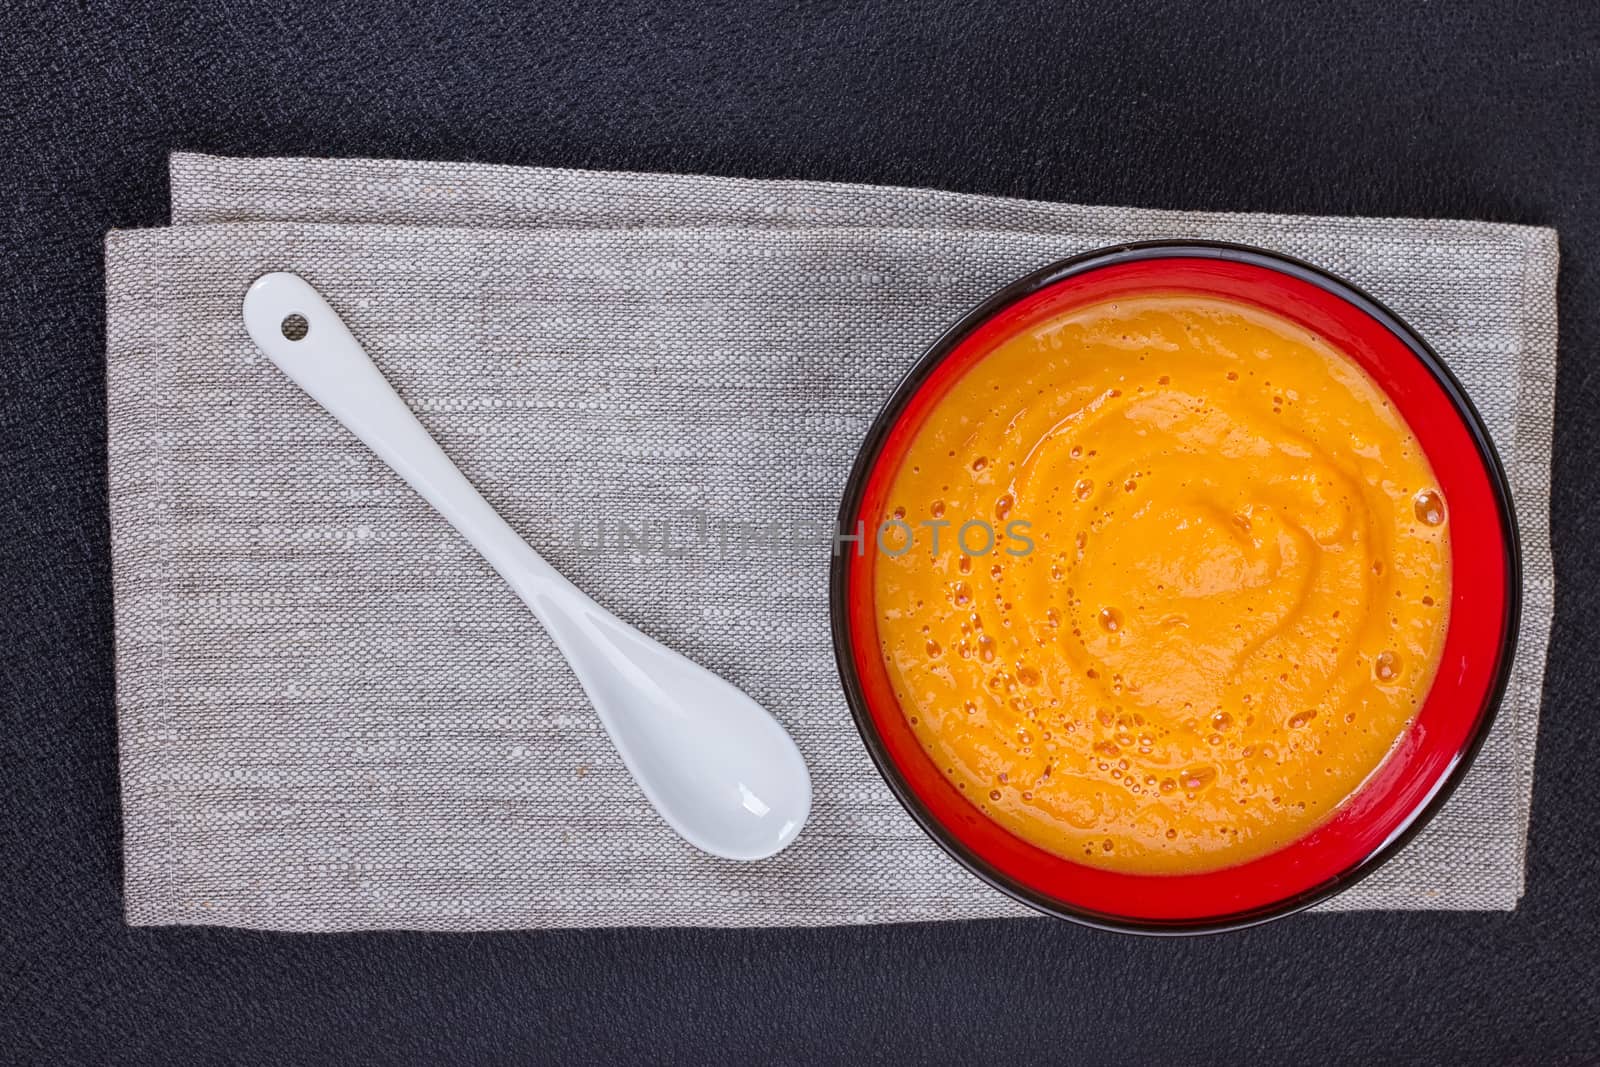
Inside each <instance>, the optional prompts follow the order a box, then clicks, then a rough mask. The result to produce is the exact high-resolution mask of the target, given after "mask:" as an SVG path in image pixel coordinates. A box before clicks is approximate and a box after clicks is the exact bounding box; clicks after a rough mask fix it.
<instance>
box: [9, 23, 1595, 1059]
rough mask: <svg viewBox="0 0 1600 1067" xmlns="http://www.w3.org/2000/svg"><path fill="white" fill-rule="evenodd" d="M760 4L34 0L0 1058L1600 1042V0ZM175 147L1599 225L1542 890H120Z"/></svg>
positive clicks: (1560, 627) (15, 124) (1172, 1049)
mask: <svg viewBox="0 0 1600 1067" xmlns="http://www.w3.org/2000/svg"><path fill="white" fill-rule="evenodd" d="M591 6H593V7H594V8H595V9H596V10H594V11H590V10H589V9H590V8H591ZM757 6H758V5H751V4H745V3H727V4H720V5H710V4H706V5H701V6H699V7H697V8H695V9H693V13H666V12H658V11H653V10H650V9H648V8H640V9H637V10H626V9H624V8H623V7H604V9H603V10H601V8H602V5H599V4H595V5H590V4H586V3H581V2H580V3H570V4H563V5H560V6H551V7H548V8H543V9H541V8H539V7H538V6H536V5H532V4H529V5H526V6H524V5H520V4H507V5H505V7H504V8H503V9H501V10H498V11H484V10H481V9H480V8H479V7H478V6H477V5H470V6H469V5H465V4H463V5H460V7H459V9H457V10H450V9H448V8H446V7H439V8H437V9H433V10H430V11H429V12H428V13H426V14H418V13H405V12H396V11H392V10H390V8H389V6H388V5H386V4H381V3H372V4H370V5H362V4H357V3H349V2H342V0H333V2H330V3H325V4H320V5H308V6H307V8H306V9H305V10H304V11H303V12H299V13H296V12H291V11H288V10H287V9H286V5H282V4H274V3H246V2H242V0H235V2H233V3H230V4H227V5H226V6H223V5H217V6H216V7H215V9H214V10H213V9H212V7H211V5H204V4H195V5H193V6H174V7H171V8H165V9H161V10H153V11H141V10H135V9H134V8H133V6H132V5H126V4H107V5H105V7H104V9H101V8H99V7H94V8H90V9H88V10H85V8H88V5H50V6H48V7H44V6H41V7H40V8H39V9H37V10H34V9H32V8H31V5H29V4H24V5H23V6H22V7H21V8H20V9H19V8H16V7H6V8H5V9H4V10H3V13H0V51H3V62H0V85H3V96H0V115H4V116H5V117H6V119H7V120H8V121H7V122H6V124H5V127H4V129H5V130H6V136H5V138H4V148H5V160H6V163H5V167H6V170H5V172H4V173H5V179H4V182H5V184H4V195H5V201H4V205H5V212H6V235H5V240H4V246H3V250H0V255H3V257H4V258H3V262H4V272H5V273H4V277H3V286H0V306H3V308H4V312H5V314H4V317H3V323H4V332H3V334H0V350H3V356H0V445H3V453H0V509H3V514H4V518H3V526H0V532H3V537H0V561H3V565H4V570H3V571H0V575H3V578H4V581H3V582H0V668H3V669H0V715H3V719H0V752H3V763H0V804H3V808H0V870H3V872H4V873H3V875H0V1060H9V1061H13V1062H19V1063H36V1062H82V1063H106V1062H132V1061H154V1062H168V1063H187V1062H197V1061H207V1062H227V1063H240V1062H275V1063H299V1062H318V1061H328V1060H346V1061H354V1062H394V1061H402V1060H420V1059H428V1060H434V1061H443V1062H478V1061H498V1060H508V1059H511V1060H514V1059H528V1060H541V1059H543V1060H599V1061H603V1062H630V1061H631V1062H641V1061H642V1062H654V1061H669V1060H675V1061H678V1062H697V1061H702V1060H713V1061H723V1060H725V1061H729V1062H754V1063H761V1062H771V1061H795V1060H800V1059H802V1058H818V1057H820V1058H822V1059H824V1060H836V1059H844V1058H847V1057H849V1058H852V1059H853V1058H855V1057H857V1056H863V1057H864V1055H865V1053H866V1051H867V1050H868V1049H869V1048H876V1049H877V1050H879V1051H880V1052H881V1053H883V1054H884V1055H886V1056H889V1057H892V1058H903V1059H906V1060H920V1061H927V1062H939V1061H963V1062H972V1061H978V1060H980V1059H981V1060H983V1061H985V1062H994V1061H997V1060H1000V1059H1002V1058H1003V1057H1006V1056H1012V1055H1014V1056H1017V1057H1019V1058H1021V1059H1025V1060H1036V1059H1047V1058H1053V1059H1066V1060H1084V1061H1130V1062H1131V1061H1134V1060H1158V1061H1161V1062H1170V1063H1184V1064H1189V1063H1205V1062H1209V1061H1214V1060H1220V1059H1224V1058H1226V1059H1229V1060H1234V1059H1258V1060H1262V1061H1266V1062H1289V1061H1291V1060H1292V1061H1296V1062H1305V1061H1309V1060H1349V1061H1355V1060H1372V1061H1379V1062H1386V1061H1393V1060H1406V1061H1431V1062H1463V1061H1465V1062H1490V1063H1503V1062H1512V1061H1525V1062H1534V1061H1538V1062H1551V1061H1557V1062H1563V1061H1564V1062H1596V1061H1600V1033H1597V1028H1600V1022H1597V1020H1600V890H1597V886H1600V847H1597V843H1596V832H1597V831H1596V827H1597V815H1600V727H1597V724H1596V712H1595V702H1596V694H1597V693H1600V661H1597V657H1596V656H1595V655H1594V652H1593V641H1592V640H1591V636H1590V635H1591V634H1593V633H1594V632H1595V624H1596V613H1597V609H1600V600H1597V598H1596V595H1595V593H1594V590H1595V588H1596V586H1597V585H1600V516H1597V514H1596V513H1595V512H1594V511H1592V510H1591V507H1592V505H1591V501H1593V500H1595V499H1597V496H1600V464H1597V463H1596V462H1595V460H1594V458H1593V457H1594V456H1595V455H1596V454H1597V449H1600V417H1597V416H1596V414H1595V404H1596V399H1597V398H1596V393H1597V391H1600V381H1597V371H1600V352H1597V351H1596V347H1597V344H1600V215H1597V210H1600V197H1597V195H1596V194H1597V190H1600V103H1597V102H1600V7H1597V6H1596V5H1594V4H1592V3H1589V2H1587V0H1573V2H1572V3H1570V4H1562V3H1541V2H1527V0H1523V2H1518V3H1515V4H1503V3H1500V2H1498V0H1488V2H1483V3H1473V4H1438V3H1435V4H1413V3H1407V2H1394V0H1389V2H1384V3H1376V4H1367V3H1350V2H1344V0H1338V2H1331V0H1322V2H1317V3H1290V2H1286V0H1264V2H1262V3H1259V4H1252V3H1223V4H1212V5H1200V4H1190V3H1184V2H1176V0H1172V2H1166V3H1148V2H1118V0H1100V2H1098V3H1092V4H1089V3H1085V4H1081V5H1069V4H1062V3H1047V4H1039V5H1037V7H1035V8H1033V9H1031V10H1029V9H1022V8H1018V9H1015V10H1001V9H999V8H984V7H980V6H978V5H974V4H961V3H943V4H932V5H925V6H922V7H918V8H915V9H904V10H899V11H894V12H891V11H889V10H888V9H877V10H875V11H874V13H871V14H863V13H858V12H851V11H845V10H835V9H834V8H833V6H832V5H822V4H806V5H800V4H796V5H794V6H793V7H792V8H791V7H773V8H770V9H766V10H757ZM171 148H193V149H200V150H208V151H214V152H224V153H227V152H233V153H253V154H277V153H304V154H312V155H378V156H412V157H431V158H448V159H472V160H485V161H493V162H512V163H541V164H554V165H566V166H583V167H598V168H616V169H648V170H669V171H696V172H708V173H715V174H736V175H750V176H758V177H807V178H822V179H848V180H853V181H867V182H885V183H896V184H908V185H930V186H937V187H940V188H946V189H957V190H965V191H972V192H984V193H1003V194H1013V195H1019V196H1031V197H1041V198H1048V199H1062V200H1078V201H1091V202H1102V203H1124V204H1136V205H1149V206H1161V207H1176V208H1217V209H1270V210H1277V211H1299V212H1328V213H1338V212H1345V213H1356V214H1382V215H1435V216H1463V217H1476V218H1487V219H1497V220H1505V221H1512V222H1527V223H1540V224H1545V225H1553V226H1556V227H1558V228H1559V229H1560V231H1561V251H1562V257H1563V264H1562V276H1561V317H1562V321H1561V370H1560V380H1559V396H1558V400H1557V421H1558V426H1557V432H1556V444H1557V452H1556V461H1555V471H1554V476H1555V489H1554V528H1555V550H1556V571H1557V576H1558V581H1559V583H1560V584H1559V594H1558V597H1557V625H1556V631H1555V638H1554V643H1553V645H1552V648H1551V657H1550V671H1549V677H1548V683H1547V690H1546V699H1545V707H1544V718H1543V724H1542V728H1541V734H1540V738H1539V765H1538V778H1537V787H1536V792H1535V797H1534V815H1533V831H1532V839H1531V853H1530V859H1529V870H1528V875H1529V883H1528V893H1527V896H1526V897H1525V898H1524V900H1523V903H1522V906H1521V908H1520V909H1518V911H1517V912H1515V913H1514V914H1503V915H1501V914H1497V915H1451V914H1426V913H1423V914H1370V915H1360V916H1344V917H1318V916H1298V917H1294V918H1290V919H1287V920H1284V921H1283V922H1280V923H1274V924H1271V925H1269V926H1266V927H1263V928H1260V929H1255V930H1250V931H1245V932H1243V933H1236V934H1226V935H1221V936H1218V937H1213V938H1202V939H1189V940H1180V941H1173V940H1155V939H1137V938H1131V937H1124V936H1116V935H1111V934H1105V933H1098V932H1095V931H1092V930H1087V929H1080V928H1077V927H1074V926H1070V925H1068V924H1065V923H1052V922H1043V921H1038V922H1029V921H1013V922H990V923H973V924H951V925H929V926H903V927H880V928H873V929H844V930H790V931H751V932H709V931H692V930H680V931H659V932H643V931H598V932H583V933H558V934H521V935H508V934H500V935H477V936H422V935H405V934H394V935H357V936H283V935H264V934H259V933H248V932H239V931H229V930H204V929H143V930H129V929H126V928H125V927H124V926H123V925H122V920H121V911H120V899H119V893H118V880H119V877H120V859H119V853H120V831H119V822H118V811H117V787H116V731H115V721H114V713H113V707H112V664H111V629H110V626H111V604H110V580H109V578H110V576H109V569H108V554H107V531H106V502H105V492H106V481H105V461H104V436H105V429H104V402H103V395H102V394H103V366H104V364H103V356H102V345H103V334H102V314H103V311H102V276H101V263H100V242H101V237H102V234H103V233H104V231H105V230H106V229H107V228H109V227H112V226H151V225H159V224H162V223H163V222H164V221H165V218H166V206H165V198H166V191H167V190H166V178H165V156H166V153H167V151H168V150H169V149H171Z"/></svg>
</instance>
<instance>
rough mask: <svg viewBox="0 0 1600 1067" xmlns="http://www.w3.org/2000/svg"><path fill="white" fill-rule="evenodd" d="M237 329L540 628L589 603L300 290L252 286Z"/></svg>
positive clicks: (302, 285) (281, 277) (332, 318)
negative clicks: (577, 601) (434, 517)
mask: <svg viewBox="0 0 1600 1067" xmlns="http://www.w3.org/2000/svg"><path fill="white" fill-rule="evenodd" d="M296 319H299V320H302V321H300V322H296V321H295V320H296ZM244 323H245V328H246V330H248V331H249V333H250V337H251V339H252V340H254V341H255V343H256V345H257V347H259V348H260V349H261V351H262V352H264V353H265V354H266V356H267V358H268V359H270V360H272V362H273V363H275V364H276V365H277V366H278V369H279V370H281V371H283V373H284V374H286V375H288V376H289V378H290V379H292V380H293V381H294V383H295V384H296V385H298V386H300V388H302V389H304V390H305V391H306V392H307V393H310V394H311V396H312V398H313V399H315V400H316V401H317V403H319V404H321V405H322V406H323V407H324V408H326V409H327V410H328V412H329V413H330V414H331V415H333V417H334V418H336V419H338V420H339V421H340V422H342V423H343V424H344V425H345V426H346V427H347V428H348V429H349V430H350V432H351V433H353V434H355V435H356V436H357V437H359V438H360V439H361V441H362V443H363V444H365V445H366V446H367V447H368V448H370V449H372V451H373V452H374V453H376V454H377V456H378V458H379V459H381V460H383V461H384V462H385V463H387V464H388V465H389V466H390V467H391V468H393V469H394V472H395V473H396V474H398V475H400V477H401V478H403V479H405V481H406V484H408V485H410V486H411V488H413V489H415V490H416V491H417V492H418V493H419V494H420V495H421V496H422V498H423V499H424V500H426V501H427V502H428V503H429V504H431V505H433V507H434V509H435V510H436V511H438V512H439V514H440V515H442V516H444V518H445V520H446V521H447V522H449V523H450V525H451V526H454V527H455V528H456V530H457V531H458V532H460V534H461V535H462V536H463V537H465V538H466V539H467V540H468V541H469V542H470V543H471V544H472V547H473V548H475V549H477V550H478V551H479V552H480V553H481V554H482V555H483V558H484V559H486V560H488V561H489V563H490V565H491V566H493V567H494V569H495V570H496V571H498V572H499V573H500V576H501V577H503V578H504V579H505V580H506V581H507V583H509V584H510V586H511V588H512V589H514V590H515V591H516V593H517V595H518V596H519V597H521V598H522V600H523V602H524V603H526V604H527V605H528V607H529V609H531V610H532V611H533V612H534V614H536V615H538V616H539V618H540V621H541V622H544V623H545V624H546V625H547V627H548V626H549V624H550V623H551V621H552V620H551V619H550V618H548V616H547V614H546V612H547V610H548V608H549V607H550V606H551V604H552V601H554V600H558V599H563V598H567V597H572V596H577V597H581V598H583V600H588V599H589V598H588V597H587V596H585V594H584V593H583V592H581V591H580V590H579V589H578V588H577V587H576V586H574V585H573V584H572V583H571V582H569V581H567V579H566V578H564V577H562V575H561V574H560V573H559V572H558V571H556V570H555V568H553V567H551V566H550V564H548V563H546V562H545V561H544V559H543V557H541V556H540V555H539V554H538V553H537V552H535V551H534V550H533V549H532V548H530V547H529V546H528V543H527V542H526V541H524V540H523V539H522V538H520V537H518V536H517V533H516V531H515V530H513V529H512V528H511V527H510V526H509V525H507V523H506V521H505V520H504V519H502V518H501V517H500V515H499V513H498V512H496V511H495V510H494V508H493V507H491V506H490V505H489V502H488V501H486V500H484V499H483V497H482V496H481V495H480V494H479V493H478V491H477V490H476V489H474V488H473V487H472V483H471V482H469V481H467V479H466V477H465V476H464V475H463V474H462V473H461V471H460V470H459V469H458V468H457V467H456V465H455V464H454V463H452V462H451V461H450V457H448V456H446V455H445V454H444V451H443V449H441V448H440V447H439V445H438V443H437V442H436V441H434V439H433V437H432V435H430V434H429V433H428V431H427V429H426V428H425V427H424V426H423V425H422V423H420V422H418V421H417V417H416V416H415V415H413V414H412V413H411V409H410V408H409V407H407V406H406V403H405V401H403V400H401V399H400V397H399V396H398V395H396V393H395V391H394V389H393V388H392V387H391V386H390V385H389V382H388V380H387V379H385V378H384V376H383V372H382V371H380V370H378V368H377V367H376V366H374V365H373V362H372V360H371V359H370V358H369V357H368V356H367V353H366V352H365V350H363V349H362V347H361V344H360V342H359V341H357V340H356V339H355V337H354V336H352V335H351V333H350V331H349V329H348V328H346V326H345V324H344V320H343V319H341V318H340V317H339V313H338V312H336V311H334V310H333V308H331V307H329V306H328V302H327V301H326V300H324V299H323V298H322V294H321V293H319V292H317V291H316V290H315V289H313V288H312V287H311V285H310V284H309V283H307V282H306V281H305V280H304V279H302V278H300V277H299V276H298V275H295V274H289V273H286V272H279V273H275V274H266V275H263V276H262V277H260V278H258V279H257V280H256V282H255V284H253V285H252V286H250V291H249V292H248V293H247V294H246V295H245V300H244Z"/></svg>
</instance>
